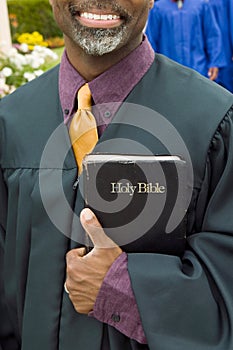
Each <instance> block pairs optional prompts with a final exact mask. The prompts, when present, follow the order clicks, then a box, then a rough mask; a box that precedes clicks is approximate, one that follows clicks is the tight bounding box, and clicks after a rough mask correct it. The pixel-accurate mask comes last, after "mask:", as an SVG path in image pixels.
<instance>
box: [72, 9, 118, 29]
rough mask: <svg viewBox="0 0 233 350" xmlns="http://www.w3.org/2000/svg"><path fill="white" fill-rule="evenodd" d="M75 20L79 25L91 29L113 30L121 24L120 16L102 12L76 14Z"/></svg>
mask: <svg viewBox="0 0 233 350" xmlns="http://www.w3.org/2000/svg"><path fill="white" fill-rule="evenodd" d="M76 18H77V19H78V21H79V22H80V24H82V25H83V26H86V27H91V28H114V27H117V26H119V25H121V23H122V18H121V16H119V15H118V14H116V13H111V12H107V11H103V10H102V11H100V10H93V11H89V12H78V14H77V16H76Z"/></svg>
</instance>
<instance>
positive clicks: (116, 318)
mask: <svg viewBox="0 0 233 350" xmlns="http://www.w3.org/2000/svg"><path fill="white" fill-rule="evenodd" d="M111 318H112V320H113V321H114V322H120V320H121V317H120V315H117V314H112V316H111Z"/></svg>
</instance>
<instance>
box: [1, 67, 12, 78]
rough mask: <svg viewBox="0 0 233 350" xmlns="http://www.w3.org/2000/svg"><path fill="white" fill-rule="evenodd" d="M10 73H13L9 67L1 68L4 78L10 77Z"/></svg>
mask: <svg viewBox="0 0 233 350" xmlns="http://www.w3.org/2000/svg"><path fill="white" fill-rule="evenodd" d="M12 73H13V70H12V69H11V68H10V67H5V68H3V69H2V75H3V76H4V77H6V78H7V77H10V76H11V75H12Z"/></svg>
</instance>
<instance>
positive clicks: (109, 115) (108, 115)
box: [104, 111, 112, 118]
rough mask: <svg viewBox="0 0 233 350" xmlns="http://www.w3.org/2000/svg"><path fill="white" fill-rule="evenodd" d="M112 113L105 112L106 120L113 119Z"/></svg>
mask: <svg viewBox="0 0 233 350" xmlns="http://www.w3.org/2000/svg"><path fill="white" fill-rule="evenodd" d="M111 115H112V114H111V112H110V111H106V112H104V116H105V118H110V117H111Z"/></svg>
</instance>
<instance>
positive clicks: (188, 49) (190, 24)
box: [146, 0, 231, 80]
mask: <svg viewBox="0 0 233 350" xmlns="http://www.w3.org/2000/svg"><path fill="white" fill-rule="evenodd" d="M229 1H231V0H229ZM221 20H222V19H221ZM146 34H147V36H148V39H149V41H150V43H151V45H152V47H153V49H154V50H155V51H156V52H158V53H161V54H164V55H166V56H167V57H169V58H171V59H173V60H175V61H177V62H179V63H181V64H183V65H185V66H187V67H190V68H193V69H195V70H196V71H198V72H199V73H201V74H202V75H204V76H206V77H209V78H210V79H211V80H216V79H217V76H218V69H219V68H220V67H223V66H225V65H226V58H225V54H223V53H222V46H223V44H222V37H221V32H220V29H219V26H218V24H217V21H216V19H215V16H214V13H213V10H212V8H211V6H210V3H209V2H208V0H183V1H182V0H158V1H156V2H155V4H154V8H153V9H152V10H151V11H150V15H149V19H148V23H147V28H146Z"/></svg>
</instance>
